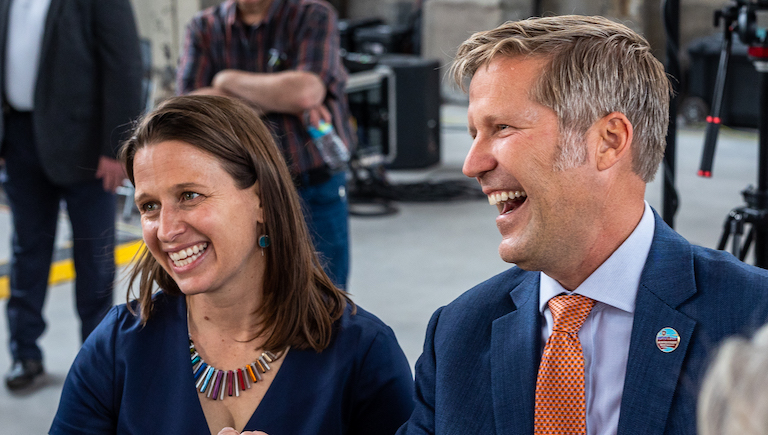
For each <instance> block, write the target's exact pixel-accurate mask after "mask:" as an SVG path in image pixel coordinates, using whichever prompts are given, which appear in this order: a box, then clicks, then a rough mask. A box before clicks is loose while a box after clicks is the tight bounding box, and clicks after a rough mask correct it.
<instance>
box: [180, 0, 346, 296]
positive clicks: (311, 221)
mask: <svg viewBox="0 0 768 435" xmlns="http://www.w3.org/2000/svg"><path fill="white" fill-rule="evenodd" d="M336 23H337V17H336V12H335V11H334V10H333V8H332V7H331V6H330V5H329V4H328V3H327V2H325V1H321V0H227V1H225V2H223V3H221V4H219V5H218V6H214V7H212V8H208V9H205V10H203V11H201V12H200V13H198V14H197V15H196V16H195V17H194V18H193V19H192V21H191V22H190V23H189V25H188V26H187V34H186V41H185V44H184V50H183V53H182V56H181V62H180V65H179V69H178V76H177V91H178V93H179V94H186V93H196V94H212V95H225V96H232V97H237V98H240V99H242V100H245V101H246V102H248V103H249V104H250V105H251V106H252V107H253V108H254V109H255V110H257V111H259V112H261V113H262V114H263V119H264V120H265V121H266V123H267V125H268V126H269V127H270V128H271V129H272V132H273V134H274V136H275V139H276V140H277V143H278V144H279V146H280V148H281V150H282V151H283V154H284V156H285V158H286V160H287V162H288V166H289V168H290V170H291V175H292V176H293V179H294V181H295V183H296V186H297V187H298V190H299V194H300V196H301V198H302V201H303V206H304V216H305V218H306V220H307V225H308V226H309V227H310V229H311V231H312V237H313V241H314V243H315V246H316V249H317V250H318V251H319V253H320V255H321V258H322V260H324V261H325V269H326V272H327V273H328V275H329V276H330V277H331V279H333V281H334V283H336V284H337V285H338V286H340V287H342V288H343V287H345V286H346V282H347V275H348V271H349V242H348V222H347V217H348V205H347V198H346V174H345V172H344V171H343V170H341V171H332V170H331V169H329V168H328V166H327V165H326V164H325V163H324V161H323V158H322V156H321V155H320V154H319V152H318V150H317V148H316V147H315V145H314V144H313V143H312V139H311V138H310V136H309V134H308V133H307V127H308V125H307V124H311V125H315V126H316V125H317V123H318V122H319V121H320V120H324V121H326V122H332V123H333V126H334V128H335V130H336V132H337V133H338V135H339V137H341V139H342V140H343V141H344V143H345V144H347V146H349V145H350V144H351V137H352V136H351V131H350V126H349V122H348V119H349V111H348V107H347V102H346V97H345V95H344V86H345V85H346V79H347V76H346V71H345V70H344V68H343V66H342V63H341V56H340V55H339V34H338V29H337V26H336Z"/></svg>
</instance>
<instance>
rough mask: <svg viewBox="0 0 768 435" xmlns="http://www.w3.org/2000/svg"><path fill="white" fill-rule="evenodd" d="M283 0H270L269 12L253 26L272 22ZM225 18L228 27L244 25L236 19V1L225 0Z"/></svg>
mask: <svg viewBox="0 0 768 435" xmlns="http://www.w3.org/2000/svg"><path fill="white" fill-rule="evenodd" d="M283 1H284V0H272V3H271V4H270V5H269V10H268V11H267V15H266V16H265V17H264V19H263V20H261V22H259V23H256V24H254V26H260V25H261V24H262V23H264V22H268V21H272V18H273V17H274V16H275V14H276V13H277V11H278V10H279V9H280V6H281V3H282V2H283ZM224 8H225V16H226V22H227V24H228V25H229V26H234V25H235V23H239V24H240V25H243V26H244V25H245V24H244V23H242V22H240V21H239V20H238V19H237V0H227V2H226V4H225V6H224Z"/></svg>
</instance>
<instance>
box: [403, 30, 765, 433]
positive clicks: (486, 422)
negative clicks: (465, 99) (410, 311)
mask: <svg viewBox="0 0 768 435" xmlns="http://www.w3.org/2000/svg"><path fill="white" fill-rule="evenodd" d="M453 73H454V77H455V78H456V80H457V82H458V83H460V84H464V83H465V79H471V81H470V83H469V108H468V121H469V132H470V134H471V136H472V138H473V143H472V147H471V149H470V151H469V154H468V155H467V158H466V161H465V162H464V168H463V171H464V173H465V174H466V175H468V176H470V177H475V178H476V179H477V180H478V182H479V183H480V185H481V186H482V189H483V191H484V192H485V193H486V194H487V195H488V198H489V201H490V203H491V204H493V205H496V207H497V208H498V211H499V215H498V216H497V218H496V225H497V227H498V229H499V231H500V233H501V236H502V241H501V245H500V246H499V253H500V255H501V257H502V258H503V259H504V260H505V261H507V262H510V263H515V264H516V267H512V268H511V269H509V270H507V271H505V272H503V273H501V274H499V275H497V276H495V277H493V278H491V279H489V280H488V281H486V282H484V283H481V284H479V285H477V286H476V287H474V288H472V289H471V290H469V291H468V292H466V293H464V294H463V295H462V296H460V297H459V298H457V299H456V300H455V301H453V302H452V303H450V304H448V305H447V306H445V307H442V308H440V309H438V310H437V311H436V312H435V313H434V315H433V316H432V318H431V320H430V322H429V326H428V328H427V334H426V340H425V344H424V351H423V353H422V355H421V357H420V358H419V360H418V362H417V364H416V374H415V375H416V388H415V398H416V401H417V403H416V409H415V411H414V413H413V414H412V416H411V417H410V419H409V421H408V422H407V423H406V424H405V425H404V426H403V427H401V428H400V430H399V432H398V433H399V434H400V435H415V434H427V433H429V434H465V433H477V434H531V433H536V434H544V433H568V434H585V433H588V434H616V433H619V434H643V435H648V434H693V433H695V431H696V412H695V411H696V396H697V393H698V386H699V384H700V382H701V379H702V377H703V373H704V365H705V362H706V360H707V358H708V356H709V355H710V352H711V351H712V350H713V347H714V346H715V345H716V343H718V342H719V341H720V340H722V339H724V338H725V337H727V336H730V335H732V334H737V333H743V332H749V331H750V330H751V329H752V328H755V327H756V326H757V325H759V324H761V323H763V322H764V321H765V320H766V316H767V315H768V310H767V307H766V303H765V302H764V301H765V300H766V292H767V291H768V272H766V271H765V270H762V269H759V268H756V267H753V266H749V265H747V264H744V263H742V262H740V261H738V260H737V259H736V258H734V257H733V256H732V255H731V254H729V253H725V252H722V251H714V250H710V249H705V248H702V247H697V246H693V245H691V244H690V243H688V242H687V241H686V240H685V239H683V237H681V236H680V235H678V234H677V233H676V232H674V231H673V230H672V229H671V228H670V227H669V226H667V225H666V224H665V223H664V222H663V221H662V220H661V219H660V218H659V216H658V215H657V214H656V212H655V211H653V210H652V209H651V207H650V206H649V205H648V204H647V203H646V202H645V201H644V194H645V187H646V183H648V182H649V181H650V180H651V179H652V178H653V176H654V174H655V172H656V170H657V167H658V165H659V162H660V161H661V159H662V155H663V152H664V145H665V139H664V138H665V134H666V130H667V123H668V106H669V96H670V85H669V82H668V79H667V77H666V75H665V73H664V69H663V67H662V65H661V64H660V63H659V62H658V61H657V60H656V59H655V58H654V57H653V55H652V53H651V49H650V47H649V45H648V43H647V41H646V40H645V39H644V38H642V37H641V36H639V35H638V34H637V33H635V32H634V31H632V30H630V29H629V28H627V27H626V26H624V25H621V24H617V23H614V22H612V21H610V20H608V19H605V18H601V17H581V16H559V17H547V18H532V19H528V20H523V21H518V22H508V23H505V24H503V25H501V26H499V27H498V28H496V29H493V30H490V31H485V32H479V33H476V34H475V35H473V36H472V37H470V38H469V39H468V40H467V41H466V42H464V43H463V44H462V45H461V47H460V48H459V50H458V54H457V56H456V60H455V62H454V65H453ZM563 319H565V320H563ZM563 361H566V362H567V364H563ZM553 393H554V394H553ZM563 428H565V429H563Z"/></svg>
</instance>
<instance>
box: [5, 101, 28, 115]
mask: <svg viewBox="0 0 768 435" xmlns="http://www.w3.org/2000/svg"><path fill="white" fill-rule="evenodd" d="M30 113H32V112H31V111H27V110H16V109H15V108H14V107H13V106H11V105H10V104H8V102H7V101H5V100H3V115H5V116H8V115H27V114H30Z"/></svg>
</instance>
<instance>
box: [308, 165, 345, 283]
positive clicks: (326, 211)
mask: <svg viewBox="0 0 768 435" xmlns="http://www.w3.org/2000/svg"><path fill="white" fill-rule="evenodd" d="M299 196H300V197H301V202H302V207H303V210H304V218H305V219H306V221H307V226H308V227H309V232H310V234H311V235H312V241H313V242H314V244H315V249H316V250H317V252H318V255H319V257H320V262H321V263H322V264H323V269H324V270H325V272H326V273H327V274H328V276H329V277H330V278H331V280H332V281H333V283H334V284H336V285H337V286H338V287H340V288H342V289H343V288H346V287H347V277H348V276H349V222H348V215H349V205H348V203H347V174H346V172H339V173H337V174H335V175H334V176H332V177H331V179H330V180H328V181H326V182H324V183H320V184H317V185H314V186H306V187H301V188H299Z"/></svg>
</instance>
